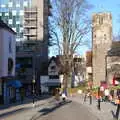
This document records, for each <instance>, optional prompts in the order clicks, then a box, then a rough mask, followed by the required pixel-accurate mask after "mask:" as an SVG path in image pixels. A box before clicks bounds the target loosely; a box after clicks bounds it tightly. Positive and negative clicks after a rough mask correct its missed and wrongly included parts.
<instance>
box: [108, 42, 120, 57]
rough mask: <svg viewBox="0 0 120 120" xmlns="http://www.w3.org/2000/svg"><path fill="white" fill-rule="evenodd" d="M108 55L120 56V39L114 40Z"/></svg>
mask: <svg viewBox="0 0 120 120" xmlns="http://www.w3.org/2000/svg"><path fill="white" fill-rule="evenodd" d="M108 56H120V41H113V42H112V46H111V49H110V50H109V51H108Z"/></svg>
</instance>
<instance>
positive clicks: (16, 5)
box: [0, 0, 31, 41]
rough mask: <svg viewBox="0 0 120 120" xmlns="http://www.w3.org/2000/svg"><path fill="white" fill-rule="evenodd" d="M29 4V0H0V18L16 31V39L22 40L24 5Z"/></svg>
mask: <svg viewBox="0 0 120 120" xmlns="http://www.w3.org/2000/svg"><path fill="white" fill-rule="evenodd" d="M30 5H31V0H7V1H6V0H0V19H1V20H3V21H4V22H5V23H6V24H7V25H8V26H9V27H11V28H12V29H13V30H14V31H15V32H16V33H17V36H16V41H23V40H24V36H23V32H24V25H23V23H24V7H28V6H30Z"/></svg>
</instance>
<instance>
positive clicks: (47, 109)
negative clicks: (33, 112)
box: [39, 101, 72, 116]
mask: <svg viewBox="0 0 120 120" xmlns="http://www.w3.org/2000/svg"><path fill="white" fill-rule="evenodd" d="M71 102H72V101H65V102H60V103H59V104H56V105H55V106H53V107H51V108H43V109H42V110H40V111H39V112H41V113H42V114H41V116H43V115H47V114H49V113H51V112H53V111H55V110H56V109H58V108H60V107H62V106H63V105H66V104H68V103H71Z"/></svg>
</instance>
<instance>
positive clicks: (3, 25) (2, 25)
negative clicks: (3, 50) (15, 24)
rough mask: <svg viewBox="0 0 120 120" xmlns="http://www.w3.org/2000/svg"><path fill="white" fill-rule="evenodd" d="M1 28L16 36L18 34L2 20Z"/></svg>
mask: <svg viewBox="0 0 120 120" xmlns="http://www.w3.org/2000/svg"><path fill="white" fill-rule="evenodd" d="M0 28H4V29H7V30H8V31H10V32H12V33H13V34H16V32H15V31H14V30H13V29H12V28H10V27H9V26H8V25H7V24H6V23H4V22H3V21H2V20H0Z"/></svg>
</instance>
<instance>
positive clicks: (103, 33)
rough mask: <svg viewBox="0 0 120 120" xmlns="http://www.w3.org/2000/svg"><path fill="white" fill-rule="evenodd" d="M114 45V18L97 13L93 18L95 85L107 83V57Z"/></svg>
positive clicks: (93, 69) (106, 14) (108, 14)
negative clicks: (102, 82)
mask: <svg viewBox="0 0 120 120" xmlns="http://www.w3.org/2000/svg"><path fill="white" fill-rule="evenodd" d="M111 44H112V16H111V14H110V13H97V14H94V15H93V17H92V47H93V48H92V51H93V56H92V71H93V82H94V85H100V82H101V81H106V69H105V68H106V55H107V51H108V50H109V49H110V47H111Z"/></svg>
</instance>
